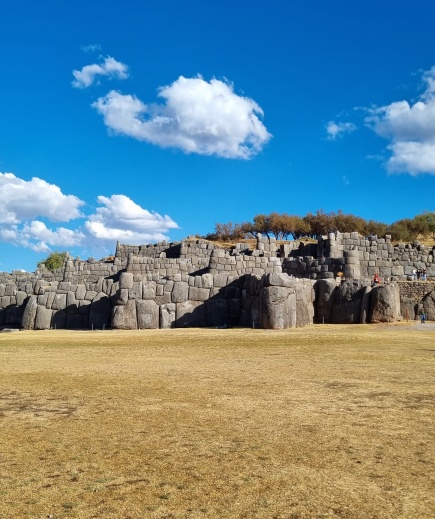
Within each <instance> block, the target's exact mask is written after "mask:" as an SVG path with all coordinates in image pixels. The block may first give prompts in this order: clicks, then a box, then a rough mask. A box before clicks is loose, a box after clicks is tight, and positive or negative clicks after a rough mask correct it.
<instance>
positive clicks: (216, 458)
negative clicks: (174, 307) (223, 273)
mask: <svg viewBox="0 0 435 519" xmlns="http://www.w3.org/2000/svg"><path fill="white" fill-rule="evenodd" d="M434 339H435V325H434V324H433V323H426V324H425V325H423V324H420V323H408V324H406V323H404V324H395V325H352V326H345V325H335V326H333V325H323V326H322V325H317V326H309V327H307V328H302V329H294V330H285V331H268V330H245V329H232V330H231V329H230V330H213V329H190V330H181V329H176V330H147V331H125V332H122V331H106V332H67V331H60V330H58V331H49V332H23V331H22V332H16V333H4V334H1V335H0V517H1V518H5V519H15V518H20V519H24V518H38V519H41V518H52V519H60V518H62V519H64V518H78V519H90V518H105V519H112V518H113V519H118V518H122V519H139V518H141V519H142V518H151V519H188V518H189V519H190V518H192V519H193V518H195V519H196V518H229V519H231V518H240V519H242V518H245V519H257V518H268V519H302V518H304V519H308V518H310V519H311V518H339V519H343V518H349V519H353V518H359V519H373V518H382V519H383V518H391V519H399V518H403V519H411V518H415V519H417V518H418V519H425V518H427V519H429V518H431V519H432V518H433V517H434V516H435V470H434V469H435V465H434V464H435V446H434V437H435V434H434V433H435V341H434Z"/></svg>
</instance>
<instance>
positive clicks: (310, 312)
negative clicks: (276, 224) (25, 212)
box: [0, 232, 435, 330]
mask: <svg viewBox="0 0 435 519" xmlns="http://www.w3.org/2000/svg"><path fill="white" fill-rule="evenodd" d="M434 251H435V247H434V248H430V247H427V246H424V245H421V244H419V243H418V242H414V243H413V244H398V245H393V244H392V243H391V239H390V238H389V237H388V236H387V237H386V238H377V237H376V236H372V237H369V238H363V237H361V236H360V235H359V234H358V233H338V232H337V233H331V234H330V235H329V236H327V237H326V236H325V237H323V238H322V239H320V240H319V241H318V242H317V243H304V242H299V241H294V242H291V241H289V242H285V243H278V242H277V241H276V240H275V239H273V238H264V237H258V238H257V243H256V246H255V248H254V250H251V249H249V248H248V246H247V244H246V243H238V244H236V245H235V246H234V247H232V248H231V249H223V248H219V247H218V246H216V245H215V244H214V243H213V242H208V241H206V240H203V239H186V240H184V241H181V242H176V243H166V242H162V243H158V244H156V245H142V246H130V245H122V244H120V243H119V242H118V244H117V247H116V253H115V256H114V257H113V258H111V259H110V260H109V259H107V260H102V261H95V260H93V259H89V260H87V261H82V260H79V259H76V260H73V259H72V258H68V259H67V261H66V262H65V264H64V266H63V267H62V268H59V269H57V270H55V271H53V272H51V271H48V270H46V269H45V268H40V269H38V270H37V271H36V272H35V273H32V274H29V273H21V272H13V273H11V274H8V273H0V328H14V327H15V328H23V329H29V330H44V329H50V328H66V329H107V328H115V329H147V328H174V327H219V328H226V327H234V326H240V327H249V328H273V329H282V328H292V327H299V326H305V325H308V324H311V323H313V322H319V323H320V322H322V323H374V322H394V321H398V320H401V319H414V318H416V316H417V315H418V314H419V313H420V311H421V310H422V309H424V311H425V313H426V315H427V318H428V319H429V320H435V262H434ZM414 269H421V270H423V269H426V271H427V281H420V280H415V279H413V270H414ZM375 274H379V275H380V277H381V283H380V284H379V285H377V286H374V287H372V280H373V276H374V275H375Z"/></svg>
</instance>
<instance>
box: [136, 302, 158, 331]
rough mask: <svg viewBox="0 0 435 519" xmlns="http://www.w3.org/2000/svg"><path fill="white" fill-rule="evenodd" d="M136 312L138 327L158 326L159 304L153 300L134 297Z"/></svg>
mask: <svg viewBox="0 0 435 519" xmlns="http://www.w3.org/2000/svg"><path fill="white" fill-rule="evenodd" d="M136 312H137V327H138V328H139V329H150V328H158V327H159V321H160V319H159V306H158V305H157V303H156V302H155V301H151V300H147V299H145V300H144V299H136Z"/></svg>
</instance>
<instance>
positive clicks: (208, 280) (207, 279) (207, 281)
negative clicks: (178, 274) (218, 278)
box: [201, 274, 213, 288]
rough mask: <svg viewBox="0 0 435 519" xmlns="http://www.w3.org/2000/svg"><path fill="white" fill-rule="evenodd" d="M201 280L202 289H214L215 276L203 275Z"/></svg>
mask: <svg viewBox="0 0 435 519" xmlns="http://www.w3.org/2000/svg"><path fill="white" fill-rule="evenodd" d="M201 279H202V288H213V276H212V275H211V274H203V275H202V276H201Z"/></svg>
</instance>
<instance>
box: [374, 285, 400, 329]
mask: <svg viewBox="0 0 435 519" xmlns="http://www.w3.org/2000/svg"><path fill="white" fill-rule="evenodd" d="M401 318H402V317H401V313H400V292H399V287H398V286H397V283H390V284H388V285H380V286H376V287H374V288H373V289H372V291H371V294H370V322H371V323H392V322H394V321H400V320H401Z"/></svg>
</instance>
